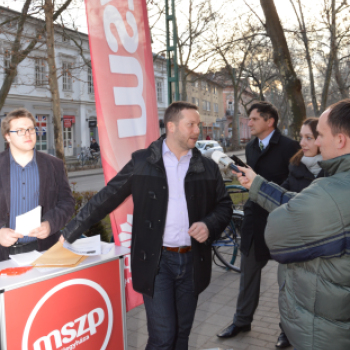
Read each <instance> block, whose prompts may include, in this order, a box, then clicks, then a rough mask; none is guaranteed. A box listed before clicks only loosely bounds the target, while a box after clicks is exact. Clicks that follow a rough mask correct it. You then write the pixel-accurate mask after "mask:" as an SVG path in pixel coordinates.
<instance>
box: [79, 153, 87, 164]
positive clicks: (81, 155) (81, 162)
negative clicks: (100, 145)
mask: <svg viewBox="0 0 350 350" xmlns="http://www.w3.org/2000/svg"><path fill="white" fill-rule="evenodd" d="M79 160H80V165H81V166H84V165H85V162H86V158H85V156H84V154H83V153H81V154H80V158H79Z"/></svg>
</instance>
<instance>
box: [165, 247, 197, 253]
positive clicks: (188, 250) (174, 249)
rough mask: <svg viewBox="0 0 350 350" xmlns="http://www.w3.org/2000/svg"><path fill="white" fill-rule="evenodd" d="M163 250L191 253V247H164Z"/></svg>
mask: <svg viewBox="0 0 350 350" xmlns="http://www.w3.org/2000/svg"><path fill="white" fill-rule="evenodd" d="M163 249H166V250H169V251H170V252H175V253H180V254H184V253H188V252H190V251H191V249H192V247H191V246H182V247H164V246H163Z"/></svg>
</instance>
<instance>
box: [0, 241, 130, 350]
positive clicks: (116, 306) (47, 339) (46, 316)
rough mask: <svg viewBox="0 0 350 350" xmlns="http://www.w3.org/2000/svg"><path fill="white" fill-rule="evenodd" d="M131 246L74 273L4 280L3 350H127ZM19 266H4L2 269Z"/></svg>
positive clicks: (0, 298) (44, 271)
mask: <svg viewBox="0 0 350 350" xmlns="http://www.w3.org/2000/svg"><path fill="white" fill-rule="evenodd" d="M129 251H130V250H129V249H128V248H125V247H118V246H113V247H112V249H111V251H110V252H109V253H108V254H105V255H97V256H89V257H87V258H86V259H85V260H84V261H83V262H82V263H81V264H79V265H78V266H76V267H71V268H36V267H34V268H33V269H32V270H30V271H28V272H26V273H25V274H23V275H20V276H0V345H1V349H2V350H7V349H8V350H15V349H16V350H17V349H21V350H56V349H60V350H73V349H78V350H91V349H93V350H105V349H106V350H112V349H118V350H119V349H124V350H126V349H127V344H126V339H127V337H126V311H125V293H124V288H125V286H124V260H123V256H124V255H126V254H128V253H129ZM13 266H17V265H16V264H15V263H14V262H13V261H11V260H7V261H3V262H1V263H0V269H4V268H7V267H13Z"/></svg>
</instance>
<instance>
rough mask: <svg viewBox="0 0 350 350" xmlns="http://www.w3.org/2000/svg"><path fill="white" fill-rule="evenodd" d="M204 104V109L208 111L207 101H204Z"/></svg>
mask: <svg viewBox="0 0 350 350" xmlns="http://www.w3.org/2000/svg"><path fill="white" fill-rule="evenodd" d="M202 104H203V111H206V110H207V101H203V102H202Z"/></svg>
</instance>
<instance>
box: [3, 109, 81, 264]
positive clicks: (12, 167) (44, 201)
mask: <svg viewBox="0 0 350 350" xmlns="http://www.w3.org/2000/svg"><path fill="white" fill-rule="evenodd" d="M35 125H36V121H35V118H34V117H33V115H32V114H31V113H30V112H29V111H27V110H26V109H24V108H20V109H16V110H14V111H12V112H10V113H9V114H8V115H7V116H6V117H5V118H4V119H3V120H2V123H1V133H2V136H3V137H4V139H5V140H6V141H7V142H8V144H9V149H7V150H6V151H5V152H3V153H0V169H1V171H0V208H1V210H0V261H2V260H7V259H8V258H9V255H15V254H20V253H26V252H29V251H32V250H38V251H41V250H46V249H48V248H50V247H51V246H52V245H53V244H55V243H56V242H57V240H58V238H59V236H60V229H61V228H62V227H63V226H64V225H65V224H66V223H67V221H69V219H70V218H71V217H72V214H73V212H74V203H75V202H74V198H73V196H72V192H71V189H70V186H69V183H68V180H67V177H66V174H65V171H64V166H63V162H62V161H61V160H60V159H57V158H55V157H52V156H50V155H47V154H45V153H42V152H38V151H36V150H35V144H36V129H35ZM38 205H40V206H41V207H42V219H41V225H40V226H39V227H37V228H35V229H34V230H32V231H31V232H30V233H29V235H28V236H23V235H22V234H20V233H18V232H16V231H15V228H16V216H18V215H21V214H24V213H26V212H28V211H30V210H32V209H34V208H35V207H37V206H38Z"/></svg>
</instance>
